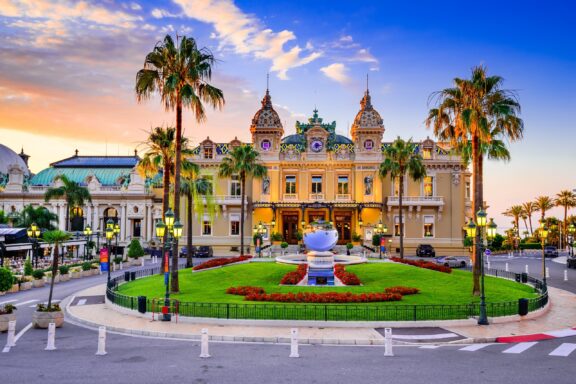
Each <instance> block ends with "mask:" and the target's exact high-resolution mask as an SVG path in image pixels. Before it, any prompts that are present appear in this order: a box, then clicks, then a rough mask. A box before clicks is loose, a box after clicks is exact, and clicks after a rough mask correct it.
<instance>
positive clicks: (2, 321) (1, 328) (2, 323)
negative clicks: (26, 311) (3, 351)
mask: <svg viewBox="0 0 576 384" xmlns="http://www.w3.org/2000/svg"><path fill="white" fill-rule="evenodd" d="M10 321H16V314H15V313H10V314H7V315H0V332H6V331H7V330H8V323H9V322H10Z"/></svg>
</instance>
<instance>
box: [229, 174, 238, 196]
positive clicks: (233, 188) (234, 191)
mask: <svg viewBox="0 0 576 384" xmlns="http://www.w3.org/2000/svg"><path fill="white" fill-rule="evenodd" d="M230 195H232V196H240V177H239V176H238V175H232V179H231V180H230Z"/></svg>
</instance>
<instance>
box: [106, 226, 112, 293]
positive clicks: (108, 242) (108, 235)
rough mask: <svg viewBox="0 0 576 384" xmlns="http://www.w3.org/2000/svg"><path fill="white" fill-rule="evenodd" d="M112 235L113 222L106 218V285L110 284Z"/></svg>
mask: <svg viewBox="0 0 576 384" xmlns="http://www.w3.org/2000/svg"><path fill="white" fill-rule="evenodd" d="M113 237H114V222H113V221H112V219H108V221H107V222H106V248H107V249H108V285H110V257H111V255H110V253H111V249H110V248H111V247H112V238H113Z"/></svg>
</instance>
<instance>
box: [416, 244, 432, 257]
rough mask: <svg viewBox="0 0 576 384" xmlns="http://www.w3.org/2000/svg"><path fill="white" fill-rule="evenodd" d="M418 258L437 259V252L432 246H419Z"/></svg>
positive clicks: (417, 249) (417, 250)
mask: <svg viewBox="0 0 576 384" xmlns="http://www.w3.org/2000/svg"><path fill="white" fill-rule="evenodd" d="M416 256H419V257H435V256H436V251H435V250H434V247H433V246H431V245H430V244H419V245H418V247H417V248H416Z"/></svg>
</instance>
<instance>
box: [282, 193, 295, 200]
mask: <svg viewBox="0 0 576 384" xmlns="http://www.w3.org/2000/svg"><path fill="white" fill-rule="evenodd" d="M284 200H298V194H297V193H285V194H284Z"/></svg>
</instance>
